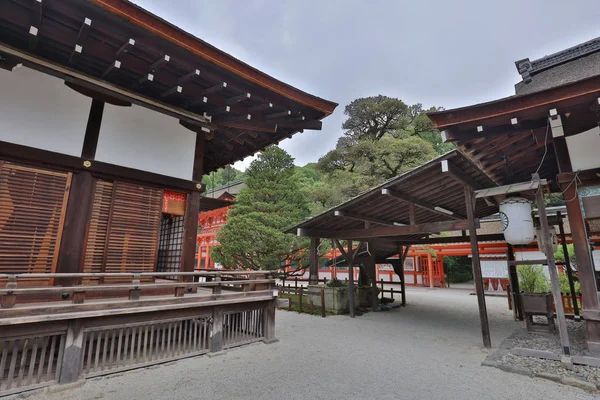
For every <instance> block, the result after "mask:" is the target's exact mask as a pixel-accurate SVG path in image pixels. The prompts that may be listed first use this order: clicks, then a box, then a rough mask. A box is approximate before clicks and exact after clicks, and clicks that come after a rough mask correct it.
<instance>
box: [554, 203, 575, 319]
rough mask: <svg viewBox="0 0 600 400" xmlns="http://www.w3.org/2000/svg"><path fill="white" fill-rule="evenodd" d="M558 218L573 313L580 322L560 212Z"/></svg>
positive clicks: (557, 214)
mask: <svg viewBox="0 0 600 400" xmlns="http://www.w3.org/2000/svg"><path fill="white" fill-rule="evenodd" d="M556 216H557V217H558V233H559V234H560V242H561V245H562V249H563V254H564V256H565V269H566V270H567V278H568V279H569V289H571V299H572V301H573V313H574V314H575V319H576V320H579V319H580V318H581V316H580V315H579V305H578V304H577V293H575V282H574V281H573V268H571V260H570V256H569V249H568V247H567V238H566V236H565V226H564V224H563V219H562V213H561V212H560V211H558V212H557V213H556Z"/></svg>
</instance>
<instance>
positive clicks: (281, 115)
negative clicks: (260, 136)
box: [265, 110, 292, 119]
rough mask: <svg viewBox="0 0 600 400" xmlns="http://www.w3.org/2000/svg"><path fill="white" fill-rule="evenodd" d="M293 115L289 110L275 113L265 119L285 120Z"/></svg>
mask: <svg viewBox="0 0 600 400" xmlns="http://www.w3.org/2000/svg"><path fill="white" fill-rule="evenodd" d="M291 115H292V111H291V110H287V111H282V112H278V113H274V114H267V115H266V116H265V118H266V119H275V118H284V117H289V116H291Z"/></svg>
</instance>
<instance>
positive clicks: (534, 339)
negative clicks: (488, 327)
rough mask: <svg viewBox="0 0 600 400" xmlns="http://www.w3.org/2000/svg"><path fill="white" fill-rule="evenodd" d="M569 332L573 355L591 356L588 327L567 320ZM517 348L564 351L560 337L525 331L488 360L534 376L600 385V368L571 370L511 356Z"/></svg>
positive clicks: (550, 361)
mask: <svg viewBox="0 0 600 400" xmlns="http://www.w3.org/2000/svg"><path fill="white" fill-rule="evenodd" d="M567 330H568V332H569V342H570V345H571V354H573V355H584V356H585V355H589V352H588V350H587V348H586V344H585V335H586V331H585V323H584V322H583V321H579V322H576V321H571V320H567ZM515 347H521V348H526V349H535V350H546V351H552V352H554V353H557V354H560V353H562V350H561V344H560V337H559V336H558V333H556V334H549V333H533V332H527V330H526V329H525V328H523V329H519V330H518V331H516V332H515V333H513V334H512V335H510V336H509V337H508V338H506V340H504V342H503V343H502V345H501V346H500V348H499V349H498V351H497V352H496V353H495V354H492V355H490V357H488V358H489V359H491V360H495V361H498V362H499V363H502V364H510V365H513V366H517V367H524V368H526V369H528V370H530V371H532V372H534V373H549V374H554V375H558V376H560V377H572V378H576V379H581V380H583V381H586V382H589V383H591V384H593V385H597V384H600V368H596V367H590V366H583V365H574V366H573V369H572V370H568V369H566V368H565V367H564V366H563V365H562V364H561V363H560V362H559V361H552V360H542V359H539V358H533V357H523V356H518V355H515V354H513V353H512V352H511V349H513V348H515ZM599 397H600V395H599Z"/></svg>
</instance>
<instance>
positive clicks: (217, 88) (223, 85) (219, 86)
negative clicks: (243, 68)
mask: <svg viewBox="0 0 600 400" xmlns="http://www.w3.org/2000/svg"><path fill="white" fill-rule="evenodd" d="M226 87H227V82H221V83H218V84H216V85H214V86H211V87H208V88H206V89H204V90H202V91H201V92H200V94H201V95H202V96H206V95H207V94H211V93H216V92H219V91H221V90H223V89H225V88H226Z"/></svg>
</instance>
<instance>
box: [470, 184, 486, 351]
mask: <svg viewBox="0 0 600 400" xmlns="http://www.w3.org/2000/svg"><path fill="white" fill-rule="evenodd" d="M465 205H466V206H467V218H468V220H469V236H470V238H471V254H472V264H473V278H474V279H475V292H476V293H477V303H478V305H479V320H480V322H481V336H482V338H483V345H484V346H485V347H487V348H490V347H492V340H491V338H490V325H489V322H488V315H487V307H486V304H485V294H484V289H483V278H482V276H481V262H480V260H479V246H478V244H477V224H476V222H475V197H474V194H473V189H472V188H471V187H469V186H465Z"/></svg>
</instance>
